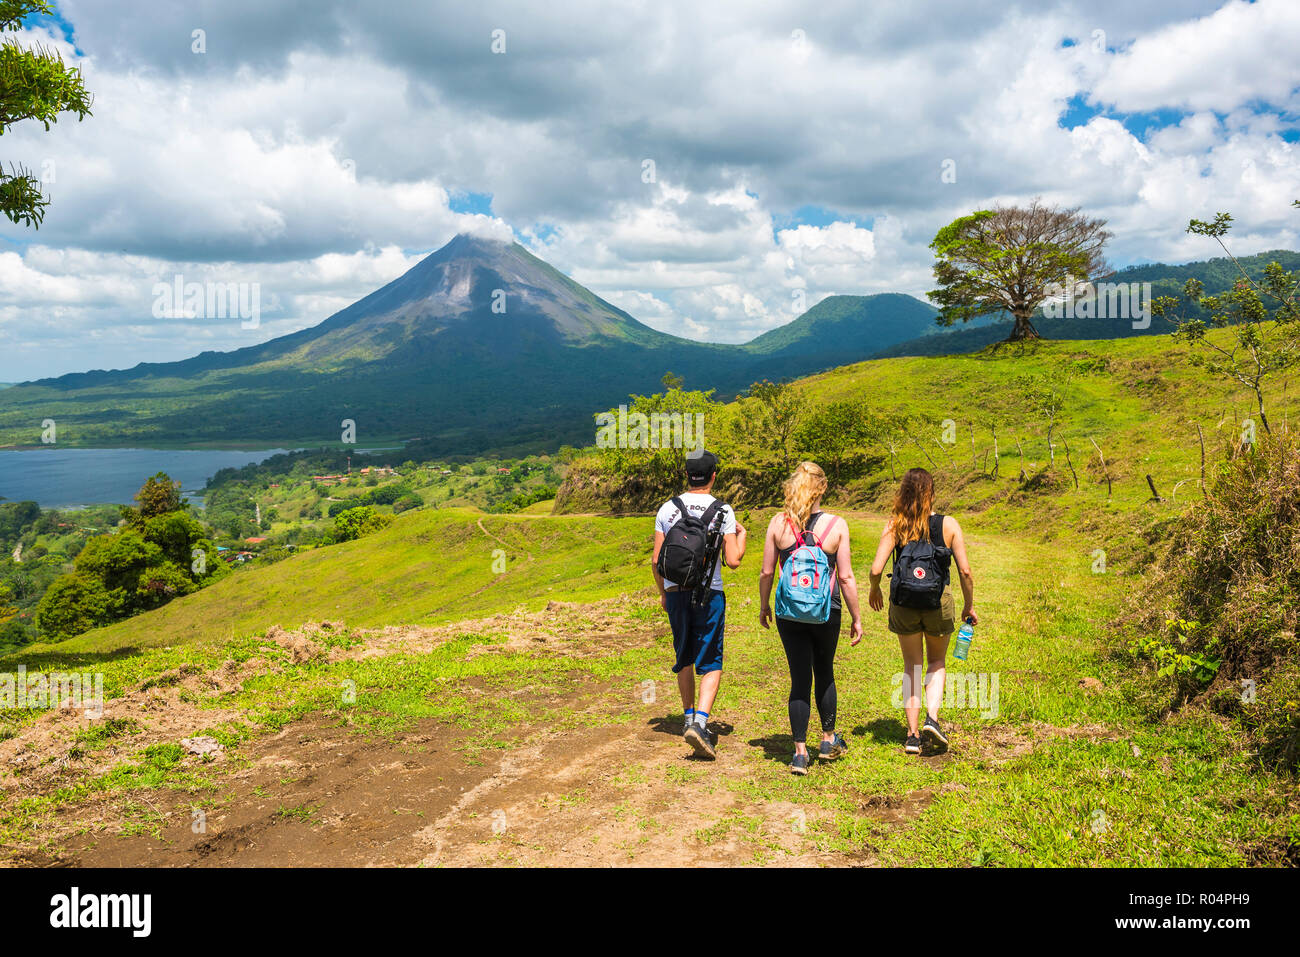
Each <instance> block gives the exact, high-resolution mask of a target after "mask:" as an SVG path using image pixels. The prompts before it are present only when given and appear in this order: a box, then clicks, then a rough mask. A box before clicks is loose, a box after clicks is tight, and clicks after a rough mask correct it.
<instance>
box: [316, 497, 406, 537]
mask: <svg viewBox="0 0 1300 957" xmlns="http://www.w3.org/2000/svg"><path fill="white" fill-rule="evenodd" d="M392 521H393V517H392V516H391V515H383V514H381V513H379V512H376V511H375V510H374V509H373V508H371V507H370V506H369V505H362V506H361V507H360V508H350V509H348V510H347V511H346V512H340V513H339V514H338V515H337V516H335V518H334V529H333V531H332V532H331V535H330V538H331V540H332V541H335V542H350V541H353V540H355V539H358V538H360V537H361V536H362V535H369V534H370V533H371V532H377V531H379V530H380V529H381V528H385V527H387V526H388V525H389V524H391V523H392Z"/></svg>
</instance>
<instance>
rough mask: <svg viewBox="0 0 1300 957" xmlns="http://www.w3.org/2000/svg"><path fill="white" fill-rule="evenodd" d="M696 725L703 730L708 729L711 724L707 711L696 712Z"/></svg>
mask: <svg viewBox="0 0 1300 957" xmlns="http://www.w3.org/2000/svg"><path fill="white" fill-rule="evenodd" d="M695 723H696V724H698V725H699V726H700V727H701V728H704V727H707V726H708V723H709V713H708V712H707V711H696V712H695Z"/></svg>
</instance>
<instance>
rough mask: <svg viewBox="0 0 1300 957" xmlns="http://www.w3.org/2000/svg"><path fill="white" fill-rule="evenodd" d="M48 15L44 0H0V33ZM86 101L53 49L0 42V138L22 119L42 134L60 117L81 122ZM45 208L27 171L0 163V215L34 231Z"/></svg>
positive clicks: (74, 73) (76, 73) (77, 77)
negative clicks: (40, 128) (72, 115)
mask: <svg viewBox="0 0 1300 957" xmlns="http://www.w3.org/2000/svg"><path fill="white" fill-rule="evenodd" d="M53 13H54V7H53V5H52V4H51V3H49V2H48V0H0V33H7V32H8V33H12V32H15V31H17V30H20V29H22V25H23V21H24V20H25V19H27V17H29V16H32V15H39V14H45V15H47V16H48V15H52V14H53ZM90 100H91V97H90V94H89V93H87V92H86V87H85V85H84V84H83V83H82V78H81V70H79V69H69V68H68V66H67V65H66V64H65V63H64V62H63V58H62V57H61V56H59V55H58V53H56V52H55V51H53V50H46V49H42V48H40V47H37V48H35V49H32V50H28V49H25V48H24V47H21V46H19V45H18V41H17V40H15V39H13V38H12V37H9V38H7V39H5V40H4V41H0V136H3V135H4V134H5V132H6V131H7V130H8V129H9V127H11V126H13V125H14V124H15V123H19V122H21V121H23V120H40V121H41V122H42V123H44V124H45V128H46V129H47V130H48V129H49V128H50V124H51V123H55V122H57V121H58V118H59V114H60V113H76V114H77V119H78V120H82V119H84V118H85V117H86V116H88V115H89V114H90ZM49 204H50V201H49V200H48V199H47V198H46V197H45V196H44V195H43V194H42V193H41V184H40V180H38V179H37V178H36V177H35V176H33V175H32V174H31V172H30V171H29V170H27V169H24V168H23V167H21V166H17V165H14V164H12V163H11V164H10V166H9V170H8V172H6V171H5V169H4V164H3V163H2V162H0V213H3V214H4V215H5V216H7V217H8V218H9V219H10V220H11V221H12V222H14V223H17V224H19V225H21V226H34V227H36V228H37V229H39V228H40V225H41V220H43V219H44V218H45V207H47V206H49Z"/></svg>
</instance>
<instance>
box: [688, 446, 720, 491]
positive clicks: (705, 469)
mask: <svg viewBox="0 0 1300 957" xmlns="http://www.w3.org/2000/svg"><path fill="white" fill-rule="evenodd" d="M717 470H718V457H717V456H716V455H714V454H713V453H712V452H710V451H708V450H707V449H696V450H695V451H694V452H690V453H688V454H687V456H686V477H687V478H688V479H698V480H699V482H700V484H703V483H704V482H707V481H708V480H709V477H710V476H711V475H712V474H713V473H714V472H716V471H717Z"/></svg>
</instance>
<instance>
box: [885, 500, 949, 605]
mask: <svg viewBox="0 0 1300 957" xmlns="http://www.w3.org/2000/svg"><path fill="white" fill-rule="evenodd" d="M936 542H937V543H938V544H935V543H936ZM951 560H952V549H951V548H949V547H948V546H946V545H945V544H944V543H943V516H942V515H931V516H930V540H929V541H928V542H927V541H923V540H921V539H919V538H918V539H917V540H916V541H914V542H908V543H907V544H905V545H901V546H896V547H895V548H894V570H893V572H892V573H891V574H890V576H889V600H890V601H891V602H893V603H894V604H895V605H900V606H902V607H903V608H919V609H923V610H926V609H933V608H938V607H939V605H940V604H941V602H942V599H943V590H944V588H945V587H946V586H947V584H948V572H949V564H950V562H951Z"/></svg>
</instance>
